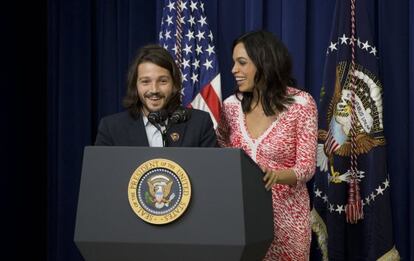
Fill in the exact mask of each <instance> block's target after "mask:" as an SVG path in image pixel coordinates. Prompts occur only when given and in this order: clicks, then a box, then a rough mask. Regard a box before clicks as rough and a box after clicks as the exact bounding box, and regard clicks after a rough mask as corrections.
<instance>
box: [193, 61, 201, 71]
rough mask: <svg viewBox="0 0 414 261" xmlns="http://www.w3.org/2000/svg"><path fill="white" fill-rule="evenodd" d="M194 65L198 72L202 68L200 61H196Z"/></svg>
mask: <svg viewBox="0 0 414 261" xmlns="http://www.w3.org/2000/svg"><path fill="white" fill-rule="evenodd" d="M192 65H193V66H194V69H195V70H197V69H198V68H200V61H199V60H197V59H195V60H194V62H193V63H192Z"/></svg>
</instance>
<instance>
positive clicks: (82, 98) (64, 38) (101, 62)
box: [47, 0, 414, 261]
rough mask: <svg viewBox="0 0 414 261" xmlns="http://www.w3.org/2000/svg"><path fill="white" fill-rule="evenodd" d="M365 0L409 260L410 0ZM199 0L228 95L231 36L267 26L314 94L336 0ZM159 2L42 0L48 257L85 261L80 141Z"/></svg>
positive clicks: (113, 95)
mask: <svg viewBox="0 0 414 261" xmlns="http://www.w3.org/2000/svg"><path fill="white" fill-rule="evenodd" d="M361 1H362V0H361ZM365 1H373V2H374V4H373V5H372V6H375V10H373V12H372V14H373V16H374V17H373V19H372V20H373V21H374V24H373V25H372V27H373V28H374V31H375V32H376V33H377V34H376V37H377V39H376V41H377V42H378V47H379V48H378V49H379V50H378V51H379V57H380V66H381V68H380V70H381V73H380V75H381V77H382V83H383V87H384V97H383V99H384V123H385V124H384V129H385V134H386V138H387V155H388V158H387V165H388V172H389V175H390V179H391V195H392V211H393V213H392V214H393V221H394V236H395V242H396V246H397V249H398V250H399V252H400V255H401V256H402V258H403V260H414V226H413V225H411V223H412V220H413V219H414V192H413V190H412V189H411V188H413V187H414V155H413V152H412V149H414V139H413V138H412V133H414V76H413V75H414V4H413V3H412V1H409V0H395V1H385V0H382V1H381V0H380V1H374V0H365ZM204 2H205V8H206V13H207V19H208V22H209V25H210V27H211V30H212V31H213V34H214V36H215V39H216V48H217V53H218V58H219V62H220V71H221V75H222V93H223V97H224V98H225V97H227V96H229V95H230V94H231V93H232V92H233V89H234V86H235V85H234V81H233V79H232V76H231V73H230V70H231V66H232V60H231V56H232V54H231V52H232V50H231V45H232V41H233V39H235V38H236V37H237V36H239V35H240V34H241V33H243V32H245V31H249V30H253V29H258V28H264V29H267V30H270V31H272V32H273V33H275V34H276V35H278V36H279V37H280V38H281V39H282V40H283V41H284V42H285V43H286V45H287V46H288V48H289V50H290V52H291V54H292V57H293V60H294V73H295V77H296V79H297V80H298V85H299V86H300V87H302V88H303V89H305V90H307V91H309V92H310V93H311V94H312V95H313V97H314V98H315V99H316V100H318V99H319V89H320V85H321V83H322V77H323V65H324V61H325V53H326V48H327V46H328V40H329V35H330V29H331V23H332V17H333V11H334V5H335V1H331V0H311V1H303V0H302V1H299V0H205V1H204ZM162 6H163V1H162V0H157V1H145V0H70V1H69V0H67V1H65V0H49V2H48V98H47V107H48V129H47V131H48V147H47V149H48V260H59V261H66V260H67V261H77V260H79V261H80V260H83V259H82V257H81V256H80V254H79V252H78V250H77V248H76V246H75V244H74V242H73V236H74V226H75V218H76V207H77V197H78V188H79V181H80V173H81V164H82V154H83V148H84V146H86V145H90V144H92V143H93V141H94V138H95V135H96V129H97V122H98V120H99V119H100V117H102V116H104V115H107V114H110V113H114V112H117V111H120V110H122V107H121V100H122V97H123V95H124V93H125V79H126V73H127V68H128V65H129V62H130V61H131V59H132V57H133V56H134V54H135V52H136V50H137V48H138V47H140V46H142V45H144V44H147V43H156V42H157V36H158V30H159V26H160V19H161V14H162ZM410 133H411V135H410ZM313 259H315V258H313ZM315 260H316V259H315Z"/></svg>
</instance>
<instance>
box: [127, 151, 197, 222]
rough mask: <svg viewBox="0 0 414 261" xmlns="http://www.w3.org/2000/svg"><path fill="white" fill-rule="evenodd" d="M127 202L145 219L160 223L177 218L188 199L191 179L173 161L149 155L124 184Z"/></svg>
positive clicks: (185, 206) (182, 211) (183, 210)
mask: <svg viewBox="0 0 414 261" xmlns="http://www.w3.org/2000/svg"><path fill="white" fill-rule="evenodd" d="M128 199H129V204H130V206H131V208H132V209H133V211H134V212H135V214H137V215H138V217H140V218H141V219H142V220H144V221H145V222H148V223H151V224H156V225H161V224H167V223H170V222H172V221H174V220H176V219H177V218H179V217H180V216H181V215H182V214H183V213H184V212H185V210H186V209H187V207H188V205H189V203H190V199H191V183H190V180H189V178H188V176H187V173H186V172H185V171H184V169H183V168H181V166H180V165H178V164H177V163H175V162H173V161H171V160H167V159H152V160H149V161H146V162H144V163H142V164H141V165H140V166H139V167H138V168H137V169H136V170H135V171H134V173H133V174H132V176H131V179H130V180H129V185H128Z"/></svg>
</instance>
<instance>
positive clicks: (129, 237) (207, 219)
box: [74, 146, 273, 261]
mask: <svg viewBox="0 0 414 261" xmlns="http://www.w3.org/2000/svg"><path fill="white" fill-rule="evenodd" d="M154 159H162V160H163V159H165V160H169V161H172V162H175V163H176V164H177V165H179V166H180V167H181V168H182V169H183V170H184V171H185V172H186V174H187V176H188V178H189V180H190V183H191V197H190V200H189V203H188V206H187V208H186V209H185V211H184V212H183V213H182V214H181V216H179V217H178V218H176V219H175V220H174V221H172V222H170V223H166V224H162V225H157V224H151V223H149V222H147V221H145V220H143V219H142V218H141V217H139V216H138V215H137V213H136V212H135V211H134V209H133V207H132V205H131V203H130V202H131V199H130V198H129V197H130V196H131V194H130V193H129V192H128V190H129V189H130V187H131V184H136V183H134V182H135V181H133V179H131V177H132V176H133V175H134V173H135V174H136V173H137V172H139V171H137V168H139V166H142V164H143V163H145V162H148V161H151V160H154ZM262 177H263V173H262V172H261V170H260V169H259V167H258V166H257V165H256V164H255V163H254V162H253V160H252V159H250V158H249V157H248V156H247V155H246V154H245V153H244V151H242V150H240V149H232V148H151V147H116V146H111V147H106V146H87V147H85V149H84V155H83V166H82V176H81V183H80V189H79V198H78V208H77V214H76V227H75V235H74V241H75V244H76V246H77V247H78V249H79V250H80V252H81V254H82V256H83V257H84V259H85V260H86V261H95V260H96V261H129V260H134V261H137V260H151V261H156V260H174V261H175V260H180V261H181V260H183V261H185V260H206V261H207V260H208V261H212V260H215V261H216V260H226V261H231V260H262V258H263V257H264V255H265V254H266V251H267V249H268V247H269V246H270V243H271V242H272V240H273V210H272V198H271V192H270V191H266V190H265V187H264V183H263V181H262ZM131 182H132V183H131ZM143 184H144V185H145V183H143Z"/></svg>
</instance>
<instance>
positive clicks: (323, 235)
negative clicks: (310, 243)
mask: <svg viewBox="0 0 414 261" xmlns="http://www.w3.org/2000/svg"><path fill="white" fill-rule="evenodd" d="M311 226H312V231H313V232H314V233H315V234H316V235H317V238H318V245H319V249H320V250H321V252H322V260H323V261H328V231H327V229H326V225H325V223H324V222H323V220H322V218H321V217H320V216H319V214H318V212H317V211H316V210H315V208H313V209H312V211H311Z"/></svg>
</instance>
